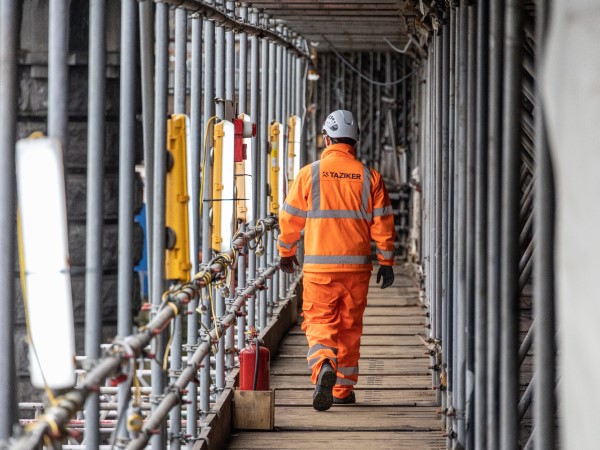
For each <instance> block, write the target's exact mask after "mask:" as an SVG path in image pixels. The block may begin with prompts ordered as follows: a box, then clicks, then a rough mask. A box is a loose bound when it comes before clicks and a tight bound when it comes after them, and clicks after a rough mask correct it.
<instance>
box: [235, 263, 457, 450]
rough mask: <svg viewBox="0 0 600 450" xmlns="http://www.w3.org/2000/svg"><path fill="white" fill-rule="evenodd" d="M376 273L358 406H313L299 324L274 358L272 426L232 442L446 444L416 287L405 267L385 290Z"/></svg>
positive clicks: (265, 445)
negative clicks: (320, 408) (423, 339)
mask: <svg viewBox="0 0 600 450" xmlns="http://www.w3.org/2000/svg"><path fill="white" fill-rule="evenodd" d="M375 273H376V270H375V271H374V272H373V276H372V278H371V284H370V288H369V300H368V306H367V310H366V313H365V319H364V331H363V333H364V336H363V339H362V345H361V359H360V363H359V366H360V372H361V377H360V379H359V382H358V385H357V386H356V397H357V403H356V404H355V405H334V406H333V407H332V408H331V409H330V410H328V411H325V412H318V411H315V410H314V409H313V408H312V391H313V386H312V385H311V384H310V371H309V369H308V367H307V364H306V352H307V350H308V346H307V344H306V338H305V337H304V334H303V332H302V331H301V330H300V326H299V325H296V326H295V327H293V328H292V329H291V330H290V332H289V333H288V335H287V336H286V338H285V339H284V340H283V342H282V345H281V347H280V350H279V355H278V356H277V358H275V359H274V360H273V361H272V363H271V387H272V388H274V389H275V390H276V391H275V430H274V431H264V432H256V431H242V430H237V431H234V432H233V434H232V435H231V440H230V442H229V448H231V449H258V448H261V449H363V448H378V449H406V450H420V449H445V448H446V447H445V444H446V441H445V439H444V438H443V436H442V431H441V428H440V420H439V417H438V416H437V415H436V410H437V407H436V406H435V391H433V390H431V375H430V372H429V370H428V368H427V367H428V366H429V364H430V363H429V357H428V356H425V354H424V353H425V347H424V346H423V344H422V343H421V342H420V340H419V339H418V338H417V337H416V336H415V334H421V335H423V336H425V335H426V331H427V330H426V329H425V327H424V323H425V322H426V318H425V316H424V310H423V309H422V308H421V306H420V304H419V301H418V291H417V288H416V287H415V286H414V285H413V282H412V281H411V280H410V279H409V278H408V276H407V275H406V273H405V272H404V271H402V269H399V268H396V280H395V283H394V286H392V287H391V288H388V289H386V290H384V291H382V290H380V289H379V287H378V286H377V284H376V283H375Z"/></svg>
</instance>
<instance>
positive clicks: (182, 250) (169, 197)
mask: <svg viewBox="0 0 600 450" xmlns="http://www.w3.org/2000/svg"><path fill="white" fill-rule="evenodd" d="M185 121H186V116H185V115H184V114H175V115H172V116H171V117H170V118H169V120H168V122H167V133H168V134H167V149H168V150H169V153H170V154H171V158H172V164H171V168H170V170H169V171H168V172H167V181H166V184H167V186H166V226H167V229H170V231H171V232H172V234H173V235H174V237H175V239H174V242H172V243H171V245H169V246H168V248H167V250H166V260H165V265H166V277H167V279H169V280H178V281H180V282H188V281H190V269H191V268H192V264H191V263H190V247H189V245H188V236H189V229H188V201H189V199H190V198H189V196H188V191H187V169H186V167H187V165H186V156H185V153H186V130H185Z"/></svg>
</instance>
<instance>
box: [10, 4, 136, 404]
mask: <svg viewBox="0 0 600 450" xmlns="http://www.w3.org/2000/svg"><path fill="white" fill-rule="evenodd" d="M47 4H48V2H47V1H46V0H25V1H24V2H23V11H22V20H21V39H20V43H21V49H20V54H19V58H20V67H19V106H18V114H19V118H18V138H19V139H20V138H23V137H26V136H28V135H30V134H31V133H32V132H34V131H42V132H43V133H44V134H45V133H46V128H47V127H46V122H47V99H48V75H47V74H48V70H47V36H48V23H47V21H48V16H47V14H48V5H47ZM88 4H89V2H88V1H82V0H73V1H71V2H70V14H71V19H70V21H69V22H70V30H69V50H70V52H69V89H68V93H69V99H68V110H69V124H68V141H67V146H66V148H64V149H63V151H64V162H65V176H66V191H67V192H66V195H67V209H68V211H67V214H68V222H69V252H70V259H71V281H72V289H73V303H74V305H73V307H74V317H75V326H76V332H75V334H76V343H77V354H78V355H83V354H84V351H83V345H84V338H83V336H84V320H85V261H86V170H87V167H86V165H87V109H88V102H87V98H88V96H87V91H88V68H87V45H88V38H87V35H88V14H89V12H88ZM107 18H108V29H107V46H108V55H107V64H108V67H107V79H106V120H107V123H106V151H105V154H104V161H105V181H104V236H98V239H102V240H103V251H104V253H103V268H104V286H103V294H102V321H103V338H104V341H107V340H108V339H110V338H111V337H112V336H114V335H115V334H116V322H117V264H118V260H117V258H118V248H117V246H118V196H119V180H118V178H119V174H118V170H119V169H118V166H119V53H118V50H119V28H120V24H119V18H120V2H119V1H118V0H109V1H108V13H107ZM138 103H139V104H140V105H141V102H138ZM137 125H138V132H137V134H136V135H137V136H138V137H139V138H138V139H137V142H136V144H137V145H136V147H137V152H136V162H138V163H139V162H141V160H142V145H141V144H142V140H141V123H139V122H138V124H137ZM135 204H136V209H139V208H141V205H142V183H141V180H140V179H136V185H135ZM49 238H51V237H50V236H49ZM133 246H134V259H135V261H138V260H139V259H140V257H141V252H142V231H141V228H139V227H136V228H135V230H134V242H133ZM132 265H133V263H132ZM15 285H16V292H17V311H16V313H15V315H16V321H17V322H16V336H15V346H16V354H17V371H18V377H19V380H20V383H19V400H21V401H23V400H25V399H28V400H35V399H39V398H40V396H39V395H38V394H37V393H36V392H34V391H33V390H32V388H31V387H30V385H29V378H28V356H27V355H28V351H27V343H26V339H25V336H26V330H25V320H24V312H23V302H22V298H21V289H20V283H19V279H18V262H15ZM134 291H135V292H134V296H133V298H132V310H134V311H135V312H136V313H137V311H138V310H139V303H140V302H139V283H138V278H137V277H136V276H134Z"/></svg>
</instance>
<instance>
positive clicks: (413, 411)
mask: <svg viewBox="0 0 600 450" xmlns="http://www.w3.org/2000/svg"><path fill="white" fill-rule="evenodd" d="M299 417H301V418H302V420H299ZM275 429H281V430H286V431H289V430H307V431H325V430H332V431H333V430H336V431H337V430H340V429H351V430H355V431H361V430H365V431H370V430H372V431H376V430H386V431H434V430H439V429H440V419H439V418H438V416H437V415H436V408H431V407H412V408H407V407H389V406H379V407H377V408H372V407H368V406H360V405H353V406H351V407H348V406H346V405H344V406H335V407H332V408H331V409H330V410H329V411H327V412H323V411H315V410H314V409H313V408H312V407H311V406H309V407H304V406H276V407H275Z"/></svg>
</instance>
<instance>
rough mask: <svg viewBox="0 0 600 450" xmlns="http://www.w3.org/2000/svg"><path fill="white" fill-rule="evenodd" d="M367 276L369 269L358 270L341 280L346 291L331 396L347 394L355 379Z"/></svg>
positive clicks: (367, 287) (342, 305)
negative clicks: (335, 372) (366, 270)
mask: <svg viewBox="0 0 600 450" xmlns="http://www.w3.org/2000/svg"><path fill="white" fill-rule="evenodd" d="M370 278H371V273H370V272H358V273H353V274H352V275H351V277H347V278H346V279H345V280H344V281H343V282H342V283H343V284H344V288H345V294H344V295H342V296H341V298H340V303H339V315H340V326H339V332H338V369H337V372H338V380H337V382H336V385H335V387H334V388H333V395H334V396H336V397H338V398H345V397H347V396H348V395H350V392H351V391H352V389H353V388H354V385H355V384H356V383H357V381H358V359H359V357H360V339H361V337H362V328H363V314H364V312H365V308H366V306H367V292H368V290H369V280H370Z"/></svg>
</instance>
